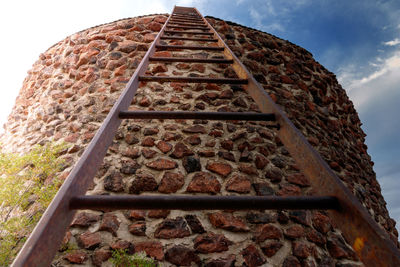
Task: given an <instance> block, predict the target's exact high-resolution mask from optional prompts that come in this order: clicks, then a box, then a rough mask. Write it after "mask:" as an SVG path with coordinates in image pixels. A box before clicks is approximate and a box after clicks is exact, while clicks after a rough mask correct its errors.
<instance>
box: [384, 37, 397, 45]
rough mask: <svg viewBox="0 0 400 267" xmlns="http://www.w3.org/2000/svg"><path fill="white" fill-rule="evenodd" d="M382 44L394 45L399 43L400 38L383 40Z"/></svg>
mask: <svg viewBox="0 0 400 267" xmlns="http://www.w3.org/2000/svg"><path fill="white" fill-rule="evenodd" d="M383 44H384V45H388V46H395V45H398V44H400V39H399V38H396V39H394V40H392V41H388V42H384V43H383Z"/></svg>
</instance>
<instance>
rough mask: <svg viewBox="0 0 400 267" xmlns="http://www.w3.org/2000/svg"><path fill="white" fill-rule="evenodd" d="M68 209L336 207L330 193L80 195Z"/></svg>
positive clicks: (335, 201)
mask: <svg viewBox="0 0 400 267" xmlns="http://www.w3.org/2000/svg"><path fill="white" fill-rule="evenodd" d="M69 207H70V209H107V210H109V209H111V210H120V209H123V210H125V209H179V210H224V209H228V210H250V209H252V210H265V209H319V210H323V209H336V210H337V209H339V208H340V206H339V201H338V200H337V198H336V197H331V196H296V197H294V196H292V197H278V196H176V195H175V196H171V195H166V196H159V195H158V196H154V195H152V196H150V195H142V196H132V195H129V196H80V197H74V198H72V199H71V201H70V203H69Z"/></svg>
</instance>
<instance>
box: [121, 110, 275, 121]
mask: <svg viewBox="0 0 400 267" xmlns="http://www.w3.org/2000/svg"><path fill="white" fill-rule="evenodd" d="M119 118H120V119H174V120H175V119H193V120H197V119H198V120H245V121H275V115H274V114H273V113H252V112H194V111H120V112H119Z"/></svg>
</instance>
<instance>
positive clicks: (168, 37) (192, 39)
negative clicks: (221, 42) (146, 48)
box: [160, 36, 218, 42]
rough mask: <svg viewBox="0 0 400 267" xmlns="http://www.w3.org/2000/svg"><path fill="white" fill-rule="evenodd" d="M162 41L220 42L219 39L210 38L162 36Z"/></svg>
mask: <svg viewBox="0 0 400 267" xmlns="http://www.w3.org/2000/svg"><path fill="white" fill-rule="evenodd" d="M160 38H161V39H164V40H165V39H171V40H189V41H205V42H218V39H208V38H192V37H180V36H161V37H160Z"/></svg>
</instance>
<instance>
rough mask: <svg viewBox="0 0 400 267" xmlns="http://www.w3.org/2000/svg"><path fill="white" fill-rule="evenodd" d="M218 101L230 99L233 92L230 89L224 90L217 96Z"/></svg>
mask: <svg viewBox="0 0 400 267" xmlns="http://www.w3.org/2000/svg"><path fill="white" fill-rule="evenodd" d="M219 98H220V99H232V98H233V91H232V90H231V89H226V90H224V91H222V92H221V93H220V94H219Z"/></svg>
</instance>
